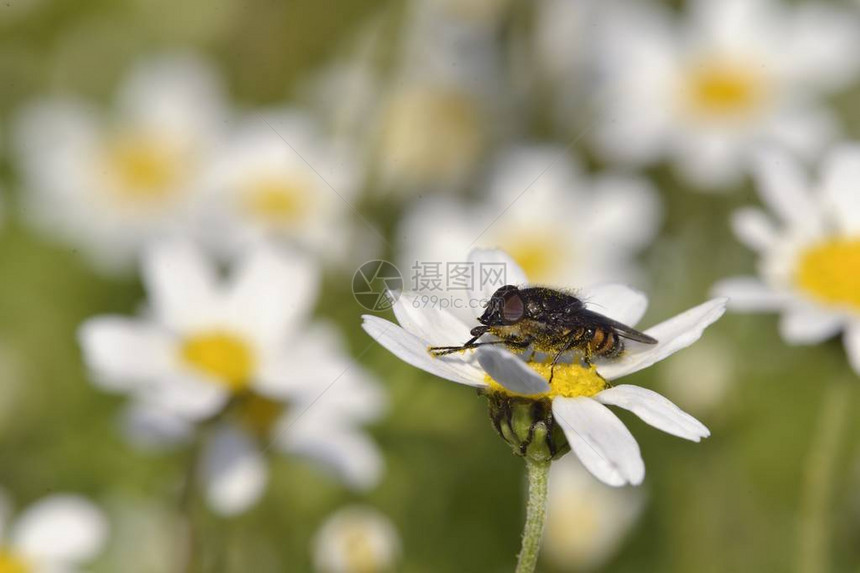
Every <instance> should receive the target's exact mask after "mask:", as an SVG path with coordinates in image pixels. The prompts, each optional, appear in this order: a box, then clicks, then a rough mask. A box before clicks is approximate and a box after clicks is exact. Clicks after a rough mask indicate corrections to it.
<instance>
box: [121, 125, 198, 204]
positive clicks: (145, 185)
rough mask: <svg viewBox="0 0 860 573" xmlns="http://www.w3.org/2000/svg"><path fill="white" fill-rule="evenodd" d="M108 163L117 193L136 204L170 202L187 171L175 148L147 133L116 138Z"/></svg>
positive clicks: (162, 139) (169, 143) (168, 142)
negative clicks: (166, 200) (183, 174)
mask: <svg viewBox="0 0 860 573" xmlns="http://www.w3.org/2000/svg"><path fill="white" fill-rule="evenodd" d="M106 161H107V173H109V174H110V175H112V176H113V183H114V186H115V190H116V193H117V194H118V195H120V196H121V197H122V198H124V199H128V200H132V201H135V202H149V201H158V200H164V199H167V198H168V197H169V196H170V195H171V194H172V192H173V191H174V190H175V189H176V184H177V182H178V181H179V179H180V178H181V176H182V172H183V170H184V166H183V158H182V157H181V154H180V153H178V150H177V148H176V146H175V145H172V144H171V142H170V141H167V140H165V139H164V138H160V137H155V136H151V135H145V134H135V135H125V136H121V137H117V138H116V139H115V140H114V141H113V142H112V143H111V144H110V145H109V147H108V149H107V157H106Z"/></svg>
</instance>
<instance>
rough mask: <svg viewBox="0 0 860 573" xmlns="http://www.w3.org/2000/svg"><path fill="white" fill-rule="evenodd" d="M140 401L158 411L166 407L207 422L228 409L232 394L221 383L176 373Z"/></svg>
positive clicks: (151, 386)
mask: <svg viewBox="0 0 860 573" xmlns="http://www.w3.org/2000/svg"><path fill="white" fill-rule="evenodd" d="M140 398H141V400H143V401H144V402H145V403H147V404H149V405H150V406H152V407H154V408H164V409H165V410H167V411H169V412H171V413H173V414H176V415H179V416H183V417H186V418H189V419H191V420H203V419H205V418H208V417H210V416H213V415H215V414H217V413H218V412H219V411H220V410H221V409H222V408H223V407H224V405H225V404H226V403H227V400H228V399H229V398H230V392H229V391H228V390H227V388H226V387H224V386H222V385H221V384H220V383H219V382H217V381H209V380H204V379H202V378H198V377H197V376H194V375H191V374H179V373H175V374H172V375H170V376H168V377H165V378H164V379H161V380H158V381H157V382H156V383H155V384H152V385H150V386H148V387H146V388H145V389H143V390H142V391H141V393H140Z"/></svg>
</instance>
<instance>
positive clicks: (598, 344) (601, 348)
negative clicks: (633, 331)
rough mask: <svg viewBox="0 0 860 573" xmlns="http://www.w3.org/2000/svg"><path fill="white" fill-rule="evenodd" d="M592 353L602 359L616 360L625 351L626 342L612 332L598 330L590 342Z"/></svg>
mask: <svg viewBox="0 0 860 573" xmlns="http://www.w3.org/2000/svg"><path fill="white" fill-rule="evenodd" d="M589 347H590V348H591V353H592V354H593V355H594V356H600V357H601V358H615V357H616V356H618V355H619V354H621V352H622V351H623V350H624V341H623V340H622V339H621V337H620V336H618V335H617V334H615V333H614V332H612V331H611V330H604V329H602V328H598V329H597V330H595V331H594V336H593V337H592V338H591V341H590V342H589Z"/></svg>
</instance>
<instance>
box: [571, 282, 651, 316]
mask: <svg viewBox="0 0 860 573" xmlns="http://www.w3.org/2000/svg"><path fill="white" fill-rule="evenodd" d="M578 294H579V296H580V297H581V298H582V299H583V300H584V301H585V306H586V307H588V309H589V310H593V311H594V312H599V313H600V314H603V315H605V316H608V317H609V318H612V319H614V320H617V321H618V322H620V323H622V324H627V325H629V326H636V323H637V322H639V321H640V320H642V316H643V315H644V314H645V311H646V310H647V309H648V297H647V296H645V294H644V293H642V292H640V291H638V290H636V289H633V288H630V287H629V286H627V285H622V284H603V285H597V286H593V287H588V288H584V289H582V290H581V291H580V292H579V293H578Z"/></svg>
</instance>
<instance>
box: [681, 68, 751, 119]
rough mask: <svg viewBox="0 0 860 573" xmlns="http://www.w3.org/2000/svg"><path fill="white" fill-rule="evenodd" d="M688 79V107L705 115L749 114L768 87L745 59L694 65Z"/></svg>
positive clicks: (706, 116) (702, 115) (686, 90)
mask: <svg viewBox="0 0 860 573" xmlns="http://www.w3.org/2000/svg"><path fill="white" fill-rule="evenodd" d="M686 83H687V85H686V86H685V87H686V89H685V95H686V104H687V109H688V110H689V111H690V112H691V113H692V114H693V115H695V116H698V117H705V118H726V117H739V116H745V115H748V114H750V113H751V112H753V111H755V110H756V109H758V107H759V106H760V105H761V104H762V103H763V100H764V97H765V91H766V90H765V79H764V78H763V77H762V74H761V73H760V72H759V71H758V70H756V69H755V68H754V67H752V66H751V65H749V64H746V63H744V62H731V61H728V62H727V61H714V62H705V63H703V64H699V65H694V66H692V67H691V68H690V69H689V71H688V75H687V78H686Z"/></svg>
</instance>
